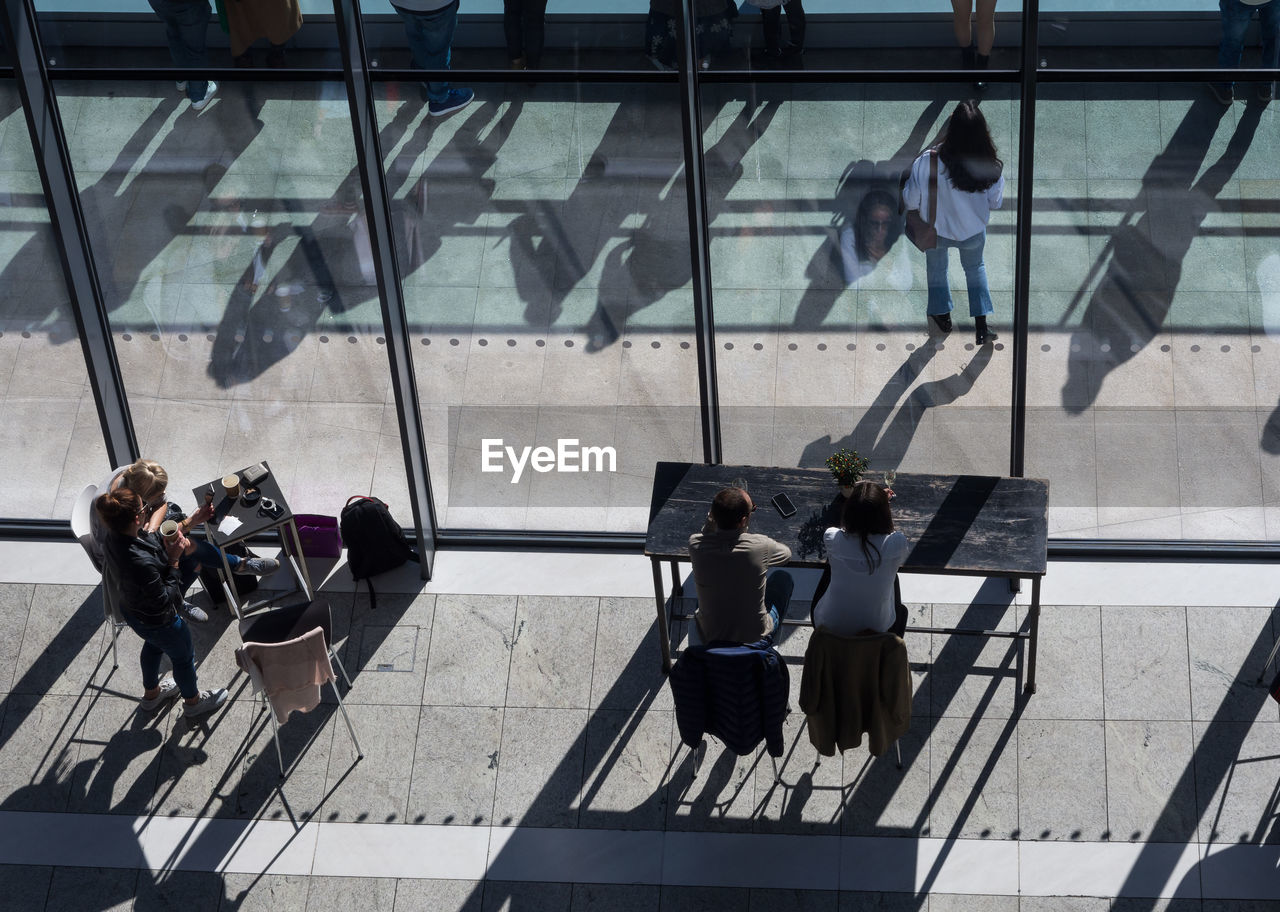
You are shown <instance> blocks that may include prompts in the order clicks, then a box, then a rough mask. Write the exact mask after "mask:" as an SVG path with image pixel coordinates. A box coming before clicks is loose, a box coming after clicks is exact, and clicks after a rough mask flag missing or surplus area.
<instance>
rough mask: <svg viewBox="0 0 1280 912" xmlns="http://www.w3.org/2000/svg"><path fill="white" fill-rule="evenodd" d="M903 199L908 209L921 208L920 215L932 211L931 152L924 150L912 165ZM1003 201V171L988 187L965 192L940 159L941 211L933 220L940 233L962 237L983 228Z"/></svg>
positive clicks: (957, 237) (939, 207)
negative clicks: (930, 193)
mask: <svg viewBox="0 0 1280 912" xmlns="http://www.w3.org/2000/svg"><path fill="white" fill-rule="evenodd" d="M902 199H903V201H904V202H905V203H906V204H907V208H908V209H919V210H920V217H921V218H928V215H929V155H928V153H921V155H920V157H919V158H917V159H916V161H915V164H913V165H912V166H911V178H910V179H909V180H908V181H907V185H906V186H905V187H903V188H902ZM1003 203H1004V175H1003V174H1001V175H1000V177H999V178H998V179H997V180H996V182H995V183H994V184H992V185H991V186H990V187H988V188H987V189H986V190H979V191H977V192H974V193H965V192H964V191H962V190H957V189H956V188H955V187H954V186H953V185H952V183H951V175H950V174H949V173H948V172H947V166H946V165H944V164H943V163H942V159H938V214H937V217H936V218H935V219H934V221H933V227H934V228H936V229H937V231H938V235H939V237H944V238H947V239H949V240H952V241H963V240H965V239H966V238H971V237H973V236H974V235H975V234H978V233H979V232H981V231H983V230H984V229H985V228H986V227H987V221H988V220H989V219H990V218H991V210H992V209H999V208H1000V206H1001V205H1002V204H1003Z"/></svg>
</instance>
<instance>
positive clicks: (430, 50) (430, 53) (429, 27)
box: [392, 0, 459, 102]
mask: <svg viewBox="0 0 1280 912" xmlns="http://www.w3.org/2000/svg"><path fill="white" fill-rule="evenodd" d="M458 2H459V0H454V2H453V3H450V4H449V5H448V6H446V7H444V8H443V9H438V10H432V11H431V12H429V13H418V12H414V11H413V10H407V9H401V8H400V7H398V6H396V5H395V4H392V8H393V9H394V10H395V11H396V13H397V14H398V15H399V16H400V18H401V19H403V20H404V32H405V39H406V40H407V41H408V43H409V50H410V51H411V52H412V53H413V62H414V65H416V66H417V67H418V69H420V70H447V69H449V58H450V54H451V52H450V47H451V45H452V44H453V30H454V28H456V27H457V25H458ZM426 86H427V100H428V101H435V102H442V101H444V100H445V99H446V98H448V97H449V83H447V82H427V83H426Z"/></svg>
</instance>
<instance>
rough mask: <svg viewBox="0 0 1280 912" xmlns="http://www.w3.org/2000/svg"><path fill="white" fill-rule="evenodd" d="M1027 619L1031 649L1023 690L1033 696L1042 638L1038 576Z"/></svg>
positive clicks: (1034, 581)
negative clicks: (1037, 647)
mask: <svg viewBox="0 0 1280 912" xmlns="http://www.w3.org/2000/svg"><path fill="white" fill-rule="evenodd" d="M1027 618H1028V620H1029V621H1030V622H1031V640H1030V643H1031V647H1030V652H1029V653H1028V655H1027V686H1026V687H1025V688H1023V690H1024V691H1025V692H1026V693H1029V694H1033V693H1035V692H1036V644H1037V643H1038V642H1039V638H1040V577H1038V576H1033V577H1032V578H1031V613H1030V614H1029V615H1028V616H1027Z"/></svg>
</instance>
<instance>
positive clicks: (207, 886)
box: [133, 871, 223, 912]
mask: <svg viewBox="0 0 1280 912" xmlns="http://www.w3.org/2000/svg"><path fill="white" fill-rule="evenodd" d="M145 875H146V872H143V875H142V876H140V877H139V878H138V892H137V895H135V896H134V899H133V907H134V909H172V908H175V907H178V906H181V907H182V908H183V909H190V910H191V912H218V908H219V906H221V904H222V900H223V891H222V875H220V874H218V873H217V872H214V871H157V872H152V876H151V877H147V876H145Z"/></svg>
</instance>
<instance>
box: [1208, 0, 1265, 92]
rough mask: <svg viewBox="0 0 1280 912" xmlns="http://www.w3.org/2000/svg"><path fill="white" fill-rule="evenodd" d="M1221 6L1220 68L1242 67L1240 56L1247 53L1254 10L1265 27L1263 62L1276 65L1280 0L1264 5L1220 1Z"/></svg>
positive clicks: (1263, 32)
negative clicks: (1245, 51)
mask: <svg viewBox="0 0 1280 912" xmlns="http://www.w3.org/2000/svg"><path fill="white" fill-rule="evenodd" d="M1218 9H1219V10H1221V12H1222V42H1221V43H1220V44H1219V45H1218V68H1219V69H1223V70H1225V69H1229V68H1231V67H1238V66H1240V57H1241V55H1242V54H1243V53H1244V33H1245V31H1246V30H1247V29H1248V28H1249V20H1250V19H1252V18H1253V11H1254V10H1257V11H1258V23H1259V24H1260V25H1261V27H1262V63H1261V64H1260V65H1261V66H1263V67H1274V66H1276V65H1277V64H1280V53H1277V47H1278V45H1277V43H1276V38H1277V36H1280V0H1270V2H1269V3H1264V4H1262V5H1261V6H1249V5H1248V4H1245V3H1241V2H1240V0H1218ZM1226 85H1232V83H1227V84H1226Z"/></svg>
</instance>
